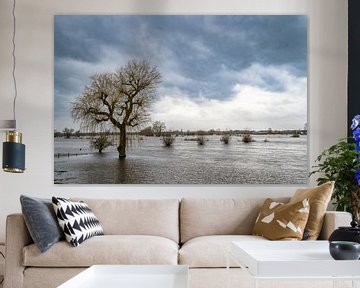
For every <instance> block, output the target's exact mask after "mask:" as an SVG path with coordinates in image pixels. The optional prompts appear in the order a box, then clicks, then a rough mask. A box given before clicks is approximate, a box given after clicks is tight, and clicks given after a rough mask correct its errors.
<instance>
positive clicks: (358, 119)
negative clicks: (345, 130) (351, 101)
mask: <svg viewBox="0 0 360 288" xmlns="http://www.w3.org/2000/svg"><path fill="white" fill-rule="evenodd" d="M359 124H360V115H356V116H355V117H354V118H353V119H352V124H351V129H352V130H355V129H356V128H357V127H358V126H359Z"/></svg>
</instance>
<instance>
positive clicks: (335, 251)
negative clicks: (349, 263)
mask: <svg viewBox="0 0 360 288" xmlns="http://www.w3.org/2000/svg"><path fill="white" fill-rule="evenodd" d="M329 250H330V255H331V257H333V258H334V259H335V260H358V259H359V257H360V244H359V243H357V242H348V241H331V242H330V246H329Z"/></svg>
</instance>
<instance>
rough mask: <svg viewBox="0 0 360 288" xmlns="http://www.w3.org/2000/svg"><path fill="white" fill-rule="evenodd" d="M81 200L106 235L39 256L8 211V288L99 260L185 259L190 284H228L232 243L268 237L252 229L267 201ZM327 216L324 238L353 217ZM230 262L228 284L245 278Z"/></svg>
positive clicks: (44, 286) (57, 277) (39, 285)
mask: <svg viewBox="0 0 360 288" xmlns="http://www.w3.org/2000/svg"><path fill="white" fill-rule="evenodd" d="M82 200H83V201H85V202H86V203H87V204H88V205H89V207H90V208H91V209H92V210H93V212H94V213H95V215H96V216H97V217H98V218H99V220H100V222H101V225H102V227H103V229H104V233H105V235H104V236H97V237H94V238H91V239H89V240H87V241H85V242H84V243H83V244H82V245H80V246H79V247H76V248H75V247H72V246H71V245H70V244H69V243H67V242H65V241H62V242H58V243H57V244H55V245H54V246H53V247H51V248H50V249H49V250H48V251H47V252H45V253H43V254H41V253H40V252H39V250H38V248H37V247H36V246H35V245H34V244H33V243H32V240H31V237H30V235H29V232H28V230H27V228H26V225H25V222H24V219H23V216H22V215H21V214H12V215H9V216H8V218H7V225H6V264H5V286H4V287H5V288H20V287H26V288H30V287H31V288H34V287H36V288H51V287H56V286H58V285H59V284H61V283H62V282H64V281H65V280H67V279H69V278H71V277H73V276H74V275H76V274H78V273H79V272H81V271H83V270H84V269H86V268H87V267H89V266H91V265H94V264H171V265H177V264H185V265H189V267H190V286H191V288H205V287H206V288H220V287H221V288H223V287H225V283H226V280H227V273H226V269H225V267H226V255H227V250H228V247H229V245H230V243H231V241H234V240H240V241H241V240H252V241H259V242H261V241H268V240H265V239H264V238H261V237H257V236H251V235H250V233H251V230H252V226H253V225H254V223H255V219H256V217H257V214H258V211H259V209H260V207H261V205H262V203H263V200H264V199H251V200H244V199H192V198H185V199H182V200H181V201H179V200H178V199H159V200H147V199H142V200H120V199H117V200H109V199H108V200H99V199H82ZM278 200H285V201H286V200H287V199H278ZM324 220H325V221H324V226H323V231H322V236H321V237H322V238H323V239H326V238H327V237H328V236H329V234H330V233H331V232H332V231H333V230H334V229H335V228H336V227H337V226H341V225H348V224H349V222H350V220H351V217H350V214H348V213H345V212H327V213H326V215H325V219H324ZM231 266H232V267H234V268H232V269H231V283H232V284H235V283H236V284H238V283H241V281H243V275H242V273H243V272H242V271H241V269H239V268H235V267H236V265H235V264H234V263H231ZM234 287H235V285H234ZM238 287H240V286H238Z"/></svg>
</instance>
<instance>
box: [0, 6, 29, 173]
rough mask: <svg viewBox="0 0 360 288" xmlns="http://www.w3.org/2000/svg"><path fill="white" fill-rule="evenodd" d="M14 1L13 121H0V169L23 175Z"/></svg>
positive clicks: (23, 149)
mask: <svg viewBox="0 0 360 288" xmlns="http://www.w3.org/2000/svg"><path fill="white" fill-rule="evenodd" d="M15 8H16V0H13V7H12V16H13V35H12V48H13V49H12V57H13V69H12V78H13V82H14V100H13V120H3V121H0V130H7V131H6V140H5V142H3V157H2V159H3V160H2V162H3V163H2V167H3V169H4V171H5V172H10V173H23V172H24V170H25V145H24V144H22V133H20V132H19V131H17V129H16V98H17V86H16V77H15V68H16V57H15V47H16V46H15V35H16V15H15Z"/></svg>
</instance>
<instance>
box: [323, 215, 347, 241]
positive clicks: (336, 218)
mask: <svg viewBox="0 0 360 288" xmlns="http://www.w3.org/2000/svg"><path fill="white" fill-rule="evenodd" d="M351 220H352V216H351V214H350V213H348V212H342V211H326V213H325V216H324V224H323V227H322V230H321V233H320V236H319V239H321V240H327V239H329V237H330V235H331V233H332V232H333V231H334V230H335V229H337V228H338V227H340V226H350V222H351Z"/></svg>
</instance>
